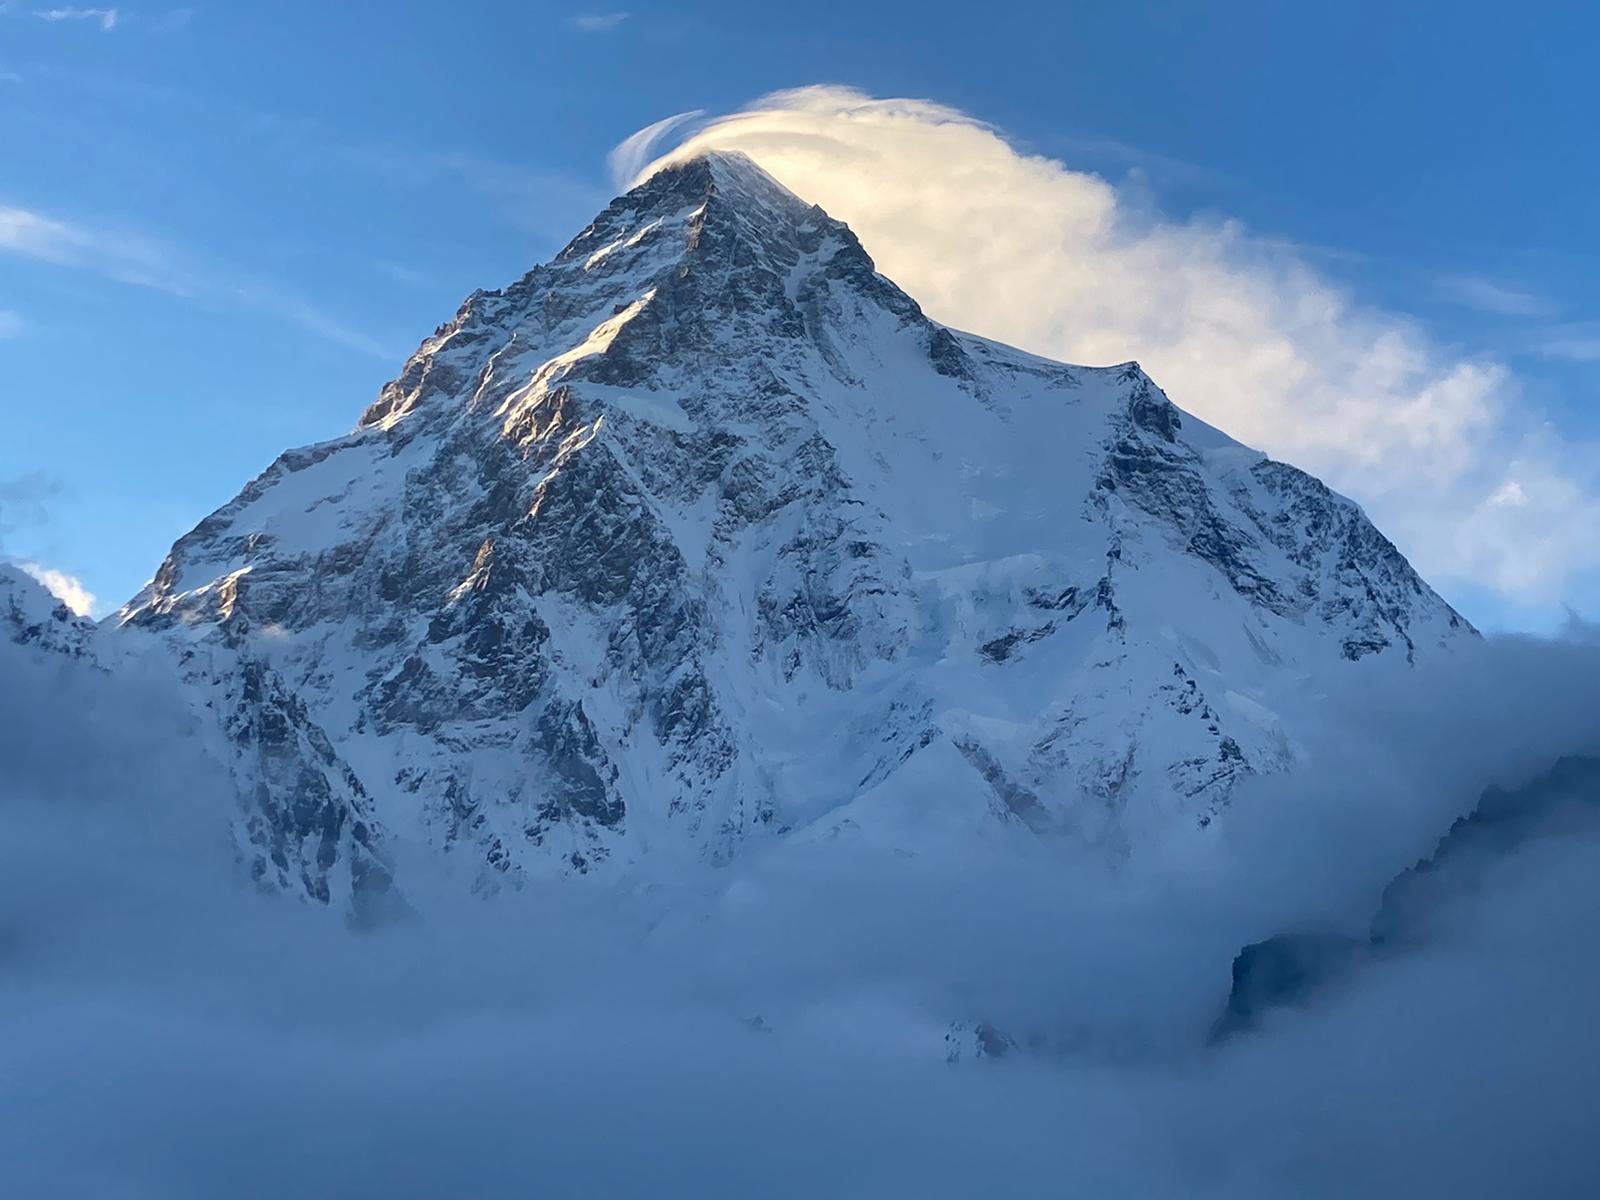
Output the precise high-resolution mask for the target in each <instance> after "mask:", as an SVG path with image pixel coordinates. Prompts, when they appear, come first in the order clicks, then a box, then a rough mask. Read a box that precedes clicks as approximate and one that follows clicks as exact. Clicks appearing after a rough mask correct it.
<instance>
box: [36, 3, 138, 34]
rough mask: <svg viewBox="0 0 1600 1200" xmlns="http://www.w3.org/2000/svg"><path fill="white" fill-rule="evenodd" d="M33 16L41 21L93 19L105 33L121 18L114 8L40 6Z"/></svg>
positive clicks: (113, 27)
mask: <svg viewBox="0 0 1600 1200" xmlns="http://www.w3.org/2000/svg"><path fill="white" fill-rule="evenodd" d="M33 15H34V16H36V17H38V18H39V19H40V20H41V21H93V22H95V23H96V24H98V25H99V26H100V28H101V30H102V31H103V32H105V33H110V32H111V31H112V30H113V29H115V28H116V27H117V22H118V21H119V20H121V19H122V15H121V13H119V12H118V11H117V10H116V9H114V8H40V9H35V10H34V14H33Z"/></svg>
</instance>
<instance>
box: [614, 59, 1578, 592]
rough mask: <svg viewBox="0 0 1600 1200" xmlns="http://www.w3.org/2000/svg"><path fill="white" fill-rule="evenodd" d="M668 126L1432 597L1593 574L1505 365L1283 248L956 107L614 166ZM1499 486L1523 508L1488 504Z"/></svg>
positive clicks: (704, 129)
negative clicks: (1364, 518)
mask: <svg viewBox="0 0 1600 1200" xmlns="http://www.w3.org/2000/svg"><path fill="white" fill-rule="evenodd" d="M686 127H687V128H688V129H689V130H690V131H691V132H690V133H689V136H688V137H687V138H686V139H685V140H684V141H682V143H681V144H680V145H679V147H678V148H677V149H676V150H675V151H674V154H675V155H682V154H689V153H694V152H696V151H701V150H705V149H712V148H733V149H739V150H743V151H745V152H747V153H748V154H750V155H751V156H752V157H753V158H755V159H756V160H757V161H758V162H760V163H761V164H762V165H763V166H764V167H766V168H767V169H768V170H769V171H771V172H772V173H773V174H774V175H775V176H777V178H778V179H779V180H781V181H782V182H783V183H785V184H786V185H788V186H789V187H790V188H792V189H793V190H794V191H795V192H797V193H799V194H800V195H802V196H804V197H805V198H807V199H808V200H813V201H815V202H816V203H819V204H821V205H822V206H823V207H824V208H826V209H827V210H828V211H829V212H831V213H832V214H833V215H834V216H836V217H839V218H841V219H843V220H845V221H847V222H849V224H850V225H851V226H852V228H854V229H855V231H856V232H857V233H858V234H860V235H861V238H862V241H863V242H864V243H865V245H866V247H867V249H868V250H869V251H870V252H871V253H872V255H873V257H874V258H875V260H876V261H877V263H878V265H879V267H880V268H881V269H882V270H883V272H884V273H885V274H886V275H888V276H889V277H891V278H893V279H895V280H896V281H897V282H899V283H900V284H901V285H903V286H904V287H905V288H906V290H907V291H909V292H910V293H911V294H912V295H914V296H915V297H917V299H919V300H920V301H922V302H923V304H924V305H925V306H926V307H927V309H928V311H929V313H930V314H931V315H933V316H934V317H936V318H938V319H940V320H942V321H945V322H947V323H949V324H951V325H954V326H957V327H959V328H965V329H969V330H972V331H974V332H976V333H981V334H986V335H989V336H992V337H997V338H1000V339H1003V340H1005V341H1007V342H1011V343H1014V344H1016V345H1019V346H1022V347H1025V348H1026V349H1029V350H1032V351H1035V352H1037V353H1041V354H1047V355H1050V356H1051V357H1055V358H1061V359H1065V360H1068V361H1073V362H1087V363H1113V362H1120V361H1123V360H1126V359H1130V358H1133V359H1138V360H1139V361H1140V362H1141V363H1143V365H1144V366H1145V367H1146V368H1147V369H1148V370H1149V371H1150V372H1151V373H1152V374H1153V375H1154V376H1155V378H1156V379H1157V380H1158V381H1159V382H1160V383H1162V384H1163V385H1164V386H1165V387H1166V388H1167V390H1168V391H1169V392H1170V393H1171V395H1172V397H1173V399H1174V400H1175V401H1176V402H1177V403H1178V404H1179V405H1181V406H1182V407H1184V408H1186V409H1187V410H1189V411H1190V412H1193V413H1195V414H1196V415H1197V416H1199V417H1201V418H1203V419H1205V420H1207V421H1209V422H1212V423H1213V424H1216V425H1218V426H1219V427H1221V428H1222V429H1224V430H1226V431H1227V432H1229V433H1231V434H1232V435H1234V436H1235V437H1238V438H1240V439H1241V440H1243V441H1246V442H1249V443H1251V444H1253V445H1256V446H1259V447H1261V448H1262V449H1264V450H1266V451H1268V452H1269V453H1272V454H1274V455H1276V456H1278V457H1281V458H1284V459H1286V460H1288V461H1290V462H1293V463H1296V464H1297V465H1299V466H1302V467H1304V468H1306V469H1308V470H1311V471H1313V472H1316V473H1317V474H1319V475H1321V476H1323V477H1324V478H1326V479H1327V480H1328V481H1329V483H1331V484H1332V485H1333V486H1335V487H1337V488H1339V489H1340V490H1342V491H1345V492H1347V493H1349V494H1351V495H1353V496H1354V497H1355V498H1356V499H1358V500H1360V501H1361V502H1362V503H1363V504H1365V505H1366V506H1367V507H1368V509H1369V511H1371V512H1372V514H1373V516H1374V518H1375V519H1376V520H1377V522H1378V523H1379V525H1380V526H1381V527H1383V528H1384V529H1385V531H1386V532H1388V533H1389V534H1390V535H1391V536H1393V537H1395V538H1396V540H1397V541H1399V542H1400V544H1401V546H1402V548H1403V549H1404V550H1405V551H1406V552H1407V553H1408V554H1409V555H1411V556H1412V558H1413V559H1414V560H1415V561H1416V562H1417V564H1418V566H1419V567H1420V568H1421V569H1422V570H1423V571H1424V572H1425V573H1426V574H1429V575H1430V576H1432V577H1434V578H1436V579H1437V580H1440V581H1445V582H1448V581H1449V580H1451V579H1457V580H1471V581H1473V582H1475V583H1478V584H1482V585H1486V586H1489V587H1491V588H1494V589H1498V590H1499V591H1501V592H1502V593H1506V594H1515V595H1517V596H1519V597H1521V598H1523V599H1529V598H1538V599H1541V600H1549V599H1552V598H1554V597H1555V596H1556V595H1558V594H1559V592H1560V589H1561V588H1562V587H1563V586H1564V585H1565V584H1566V582H1567V580H1569V579H1570V578H1572V577H1573V576H1574V575H1575V574H1576V573H1578V572H1581V571H1583V570H1587V569H1590V568H1595V567H1600V540H1597V539H1595V538H1594V537H1593V536H1592V530H1593V529H1594V528H1595V525H1594V524H1593V523H1592V521H1591V520H1590V518H1591V516H1592V514H1593V513H1594V512H1595V510H1596V507H1597V500H1596V495H1597V489H1596V485H1595V482H1594V480H1593V479H1592V468H1590V467H1588V466H1587V465H1586V464H1587V463H1588V462H1592V461H1594V460H1595V459H1596V457H1597V456H1595V455H1592V454H1589V455H1586V454H1584V453H1582V452H1580V448H1578V447H1572V446H1564V445H1563V444H1562V442H1561V441H1560V440H1559V439H1557V438H1554V437H1552V436H1550V435H1549V434H1548V433H1547V432H1546V431H1544V430H1543V429H1542V428H1541V426H1540V424H1539V421H1538V419H1537V416H1536V415H1534V414H1531V413H1530V412H1529V409H1528V405H1527V403H1526V401H1525V399H1524V397H1523V396H1522V394H1521V392H1520V389H1519V387H1518V381H1517V379H1516V378H1515V376H1514V375H1513V374H1512V373H1511V372H1510V371H1509V370H1508V369H1507V367H1506V366H1505V365H1504V364H1503V363H1501V362H1499V361H1496V360H1495V359H1493V358H1490V357H1487V356H1475V355H1468V354H1463V353H1461V352H1459V351H1457V350H1454V349H1452V348H1449V347H1444V346H1441V345H1439V344H1438V343H1437V342H1436V341H1435V340H1434V339H1432V338H1431V337H1430V336H1429V335H1428V334H1427V332H1426V331H1425V330H1424V329H1423V328H1422V327H1421V326H1420V325H1419V324H1418V323H1417V322H1415V321H1414V320H1412V319H1409V318H1407V317H1405V316H1403V315H1401V314H1397V313H1393V312H1388V311H1383V310H1380V309H1376V308H1372V307H1366V306H1363V305H1360V304H1358V303H1356V302H1355V301H1354V300H1353V299H1352V298H1351V297H1350V295H1349V294H1348V293H1347V291H1346V290H1344V289H1343V288H1341V287H1340V286H1339V285H1337V284H1336V283H1334V282H1333V281H1331V280H1330V279H1329V278H1328V277H1327V276H1326V275H1325V274H1324V273H1323V272H1321V271H1319V270H1318V269H1317V268H1316V267H1315V266H1313V265H1312V262H1311V261H1310V257H1309V256H1308V255H1307V253H1305V252H1304V251H1301V250H1299V249H1297V248H1296V247H1294V246H1293V245H1291V244H1286V243H1284V242H1282V241H1279V240H1274V239H1271V238H1266V237H1261V236H1258V235H1255V234H1252V233H1251V232H1249V231H1248V230H1246V229H1245V228H1244V227H1243V226H1242V225H1240V224H1238V223H1236V222H1232V221H1225V220H1213V219H1204V218H1197V219H1192V220H1184V221H1180V220H1173V219H1168V218H1164V217H1162V216H1161V215H1160V214H1159V213H1155V214H1152V212H1151V211H1150V206H1149V205H1148V202H1147V201H1146V200H1145V199H1144V198H1143V197H1132V198H1130V197H1129V196H1128V195H1126V194H1124V193H1123V192H1121V191H1119V190H1118V188H1116V187H1115V186H1113V185H1112V184H1110V183H1108V182H1106V181H1105V180H1104V179H1101V178H1098V177H1096V176H1094V175H1091V174H1087V173H1084V172H1081V171H1074V170H1072V169H1070V168H1069V167H1067V166H1065V165H1063V164H1062V163H1060V162H1057V161H1054V160H1052V159H1049V158H1045V157H1041V156H1037V155H1030V154H1026V153H1024V152H1022V151H1019V150H1018V149H1017V148H1015V147H1014V146H1012V145H1011V144H1010V143H1009V142H1008V141H1007V140H1006V139H1005V138H1004V137H1003V136H1002V135H1001V134H1000V133H999V132H998V131H996V130H995V129H993V128H992V127H990V126H988V125H985V124H983V123H981V122H979V121H977V120H975V119H973V118H972V117H969V116H967V115H966V114H964V113H962V112H959V111H956V110H954V109H951V108H946V107H944V106H941V105H938V104H934V103H931V102H928V101H921V100H903V99H891V100H879V99H874V98H871V97H868V96H865V95H863V94H861V93H859V92H856V91H853V90H850V89H846V88H840V87H811V88H803V89H799V90H796V91H790V92H782V93H777V94H774V95H772V96H768V97H765V98H764V99H762V100H760V101H758V102H757V103H756V104H755V105H753V106H752V107H751V108H749V109H747V110H745V111H742V112H738V113H734V114H731V115H728V116H723V117H716V118H710V119H705V118H701V119H698V120H693V119H692V115H685V116H682V117H674V118H670V119H669V120H667V121H664V122H660V123H658V124H657V125H656V126H652V127H651V128H650V129H649V130H643V131H641V132H640V133H639V134H636V135H634V136H633V137H632V138H629V139H627V140H626V141H624V142H623V143H622V144H621V145H620V146H619V147H618V148H617V150H616V151H615V152H614V154H613V160H612V161H613V168H614V170H616V171H618V172H619V173H622V174H625V175H632V174H633V173H634V172H635V171H636V170H637V169H638V168H639V167H640V165H641V164H643V163H644V162H646V161H647V160H648V159H649V157H650V155H651V154H652V153H654V152H656V151H658V150H659V148H660V147H661V146H662V145H664V144H667V143H668V141H669V139H670V138H671V136H672V135H673V134H674V133H675V132H676V133H679V134H681V133H682V132H683V130H684V129H685V128H686ZM1472 290H1473V291H1474V292H1475V294H1476V298H1477V299H1478V300H1479V301H1480V303H1481V302H1483V301H1484V300H1485V299H1490V300H1493V301H1494V302H1497V303H1500V304H1501V305H1502V307H1505V306H1506V305H1507V304H1509V303H1513V302H1515V303H1517V304H1521V305H1523V306H1524V307H1526V306H1527V305H1528V304H1529V303H1530V302H1532V301H1534V300H1535V299H1536V298H1533V297H1524V296H1523V295H1522V294H1521V293H1512V292H1509V291H1506V290H1505V289H1500V290H1499V291H1496V292H1494V293H1492V294H1490V293H1487V292H1486V291H1485V289H1484V288H1482V287H1478V288H1475V289H1472ZM1512 480H1520V481H1521V484H1522V487H1523V488H1524V490H1525V492H1526V495H1527V499H1528V502H1527V503H1525V504H1520V505H1514V506H1507V505H1504V504H1491V503H1490V501H1491V498H1492V497H1494V496H1495V495H1496V494H1497V493H1499V492H1500V490H1501V489H1502V488H1504V487H1505V486H1506V485H1507V484H1508V483H1509V482H1511V481H1512ZM1491 518H1492V519H1491ZM1586 522H1588V523H1586Z"/></svg>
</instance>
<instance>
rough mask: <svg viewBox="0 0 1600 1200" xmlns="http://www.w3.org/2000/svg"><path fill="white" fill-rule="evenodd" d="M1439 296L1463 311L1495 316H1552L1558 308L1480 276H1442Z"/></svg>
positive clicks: (1530, 294) (1538, 298)
mask: <svg viewBox="0 0 1600 1200" xmlns="http://www.w3.org/2000/svg"><path fill="white" fill-rule="evenodd" d="M1434 286H1435V287H1436V288H1437V290H1438V292H1439V294H1440V296H1442V297H1443V298H1444V299H1446V300H1448V301H1449V302H1450V303H1452V304H1457V305H1460V306H1461V307H1462V308H1471V309H1476V310H1477V311H1478V312H1484V313H1489V314H1490V315H1491V316H1496V317H1549V316H1554V315H1555V312H1556V307H1555V305H1554V304H1552V303H1551V302H1550V301H1549V300H1546V299H1545V298H1544V297H1543V296H1540V295H1536V294H1535V293H1533V292H1530V291H1525V290H1523V289H1521V288H1515V287H1509V286H1507V285H1506V284H1503V283H1497V282H1495V281H1494V280H1493V279H1485V278H1484V277H1483V276H1481V275H1441V276H1438V277H1437V278H1436V279H1435V280H1434Z"/></svg>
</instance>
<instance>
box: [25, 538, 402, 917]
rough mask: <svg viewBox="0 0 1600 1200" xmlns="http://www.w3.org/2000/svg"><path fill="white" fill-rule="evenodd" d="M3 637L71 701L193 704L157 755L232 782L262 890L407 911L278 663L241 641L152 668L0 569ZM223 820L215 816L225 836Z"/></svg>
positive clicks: (124, 641) (360, 909)
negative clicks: (131, 696)
mask: <svg viewBox="0 0 1600 1200" xmlns="http://www.w3.org/2000/svg"><path fill="white" fill-rule="evenodd" d="M0 638H4V639H5V640H6V641H7V642H10V643H12V644H13V645H14V646H17V647H20V648H21V649H22V651H23V652H24V653H25V654H26V655H27V656H28V658H27V659H26V660H25V661H26V663H27V666H28V668H29V669H30V670H38V671H41V672H44V673H46V677H48V675H49V674H50V673H54V672H66V673H67V674H68V676H69V678H68V680H67V681H66V682H67V683H69V684H70V685H71V687H70V688H69V689H67V692H66V693H65V694H73V695H78V696H80V697H84V698H86V700H87V702H91V703H92V702H93V701H95V700H97V699H99V698H101V697H105V698H108V699H109V698H111V697H114V696H116V695H117V694H118V689H119V688H121V687H123V686H124V685H126V684H134V683H136V684H137V686H138V687H139V688H141V689H143V691H144V693H145V694H146V695H147V696H148V698H149V701H150V702H151V703H155V704H159V705H169V706H170V707H171V708H172V709H173V711H174V712H175V713H176V714H182V713H183V712H184V710H185V709H186V708H188V709H193V710H194V717H193V718H190V717H182V718H181V719H182V720H183V721H185V722H186V723H188V724H190V725H192V728H191V729H189V730H188V731H187V735H186V736H183V737H182V740H181V742H180V743H179V744H177V745H174V746H167V747H150V748H148V750H149V753H151V754H161V755H164V756H170V755H173V754H177V755H178V756H179V758H180V761H181V762H182V764H183V769H174V770H173V772H172V773H173V774H174V775H177V776H179V777H182V776H184V774H185V771H186V770H188V769H190V768H192V769H193V771H194V774H195V775H196V776H197V778H195V779H194V780H193V783H194V786H196V787H204V786H205V785H204V784H203V783H202V782H201V778H198V777H204V778H205V779H221V780H227V779H230V778H231V779H232V781H233V783H234V785H235V788H236V791H237V793H238V801H239V804H238V807H237V809H236V810H235V811H234V813H233V814H232V816H233V822H232V823H233V832H234V840H235V845H236V849H237V852H238V854H239V857H240V859H241V861H242V862H243V863H244V865H245V868H246V871H247V873H248V874H249V876H250V878H251V879H253V880H254V881H256V882H257V883H258V884H260V885H261V886H263V887H267V888H270V889H271V890H274V891H287V892H289V893H290V894H294V895H303V896H306V897H308V898H310V899H312V900H315V901H319V902H321V903H337V904H338V905H339V907H340V908H341V909H343V910H344V911H346V912H347V913H349V915H350V916H351V917H352V918H354V919H355V920H357V921H360V922H368V921H376V920H381V919H383V918H385V917H388V916H393V915H398V914H399V913H401V912H402V911H403V910H404V904H403V902H402V901H401V900H400V899H399V897H398V895H397V894H396V893H395V892H394V890H393V886H392V885H393V875H392V871H391V869H390V867H389V864H388V860H387V856H386V852H385V850H384V848H383V846H382V844H381V842H382V839H381V835H380V834H379V833H378V831H377V829H376V828H375V826H374V825H373V823H372V818H371V801H370V800H369V799H368V798H367V796H366V794H365V792H364V791H363V789H362V786H361V783H360V781H359V780H357V779H356V777H355V774H354V773H353V772H352V771H351V770H350V768H349V767H348V766H346V765H345V764H344V762H343V761H342V760H341V759H340V758H339V755H338V753H337V751H335V750H334V748H333V746H332V744H331V743H330V742H329V740H328V738H327V736H326V735H325V734H324V733H323V732H322V730H321V729H320V728H319V727H318V726H317V725H316V723H315V722H314V721H313V720H312V719H311V718H310V716H309V715H308V713H307V711H306V706H305V704H304V702H303V701H302V700H301V699H300V697H299V696H298V695H297V694H296V693H295V692H294V691H293V690H291V689H289V688H288V687H286V686H284V684H283V682H282V681H281V679H279V678H278V676H277V675H276V673H275V672H274V671H273V670H272V668H270V667H269V666H267V665H266V664H265V663H263V662H262V661H260V660H259V659H253V658H251V657H249V656H248V654H241V653H240V651H239V641H238V640H237V639H233V638H229V637H222V638H218V639H215V642H214V644H200V645H196V646H192V647H184V648H183V649H182V651H181V652H180V653H179V654H178V655H176V657H175V658H174V657H171V656H168V655H165V654H161V655H158V656H157V661H155V662H153V663H152V662H151V661H150V657H151V656H150V654H149V653H148V652H149V651H150V650H151V649H155V648H153V647H150V646H147V645H141V644H140V642H139V640H138V639H129V638H126V637H119V636H117V634H116V631H115V630H111V629H106V628H103V627H98V626H96V625H95V624H94V622H92V621H89V620H86V619H84V618H82V617H78V616H75V615H74V614H73V613H72V612H71V611H69V610H68V609H67V607H66V606H65V605H63V604H61V603H60V602H59V601H57V600H56V599H55V598H54V597H52V596H51V595H50V594H49V593H48V592H46V591H45V590H44V588H43V587H41V586H40V585H39V584H38V583H36V582H35V581H34V580H33V579H31V578H29V577H28V576H26V575H25V574H23V573H22V572H21V571H19V570H17V569H16V568H14V567H11V566H9V565H6V564H4V563H0ZM141 650H142V651H145V652H146V653H145V654H143V655H141V654H140V651H141ZM8 682H9V681H8ZM186 683H188V684H193V685H194V686H193V687H186V686H185V684H186ZM194 718H198V719H194ZM84 752H85V753H87V754H92V753H93V752H94V748H93V747H92V746H91V747H85V750H84ZM219 768H220V769H219ZM224 786H225V784H224ZM225 816H226V814H219V817H225ZM223 825H224V821H223V820H221V819H219V822H218V831H219V833H220V832H221V831H222V828H223Z"/></svg>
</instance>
